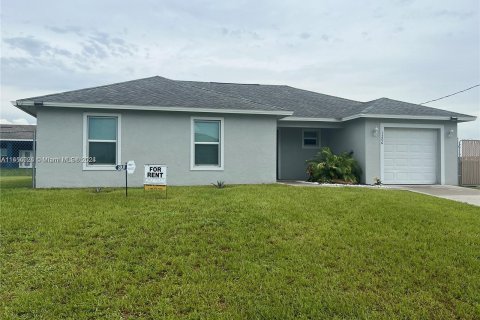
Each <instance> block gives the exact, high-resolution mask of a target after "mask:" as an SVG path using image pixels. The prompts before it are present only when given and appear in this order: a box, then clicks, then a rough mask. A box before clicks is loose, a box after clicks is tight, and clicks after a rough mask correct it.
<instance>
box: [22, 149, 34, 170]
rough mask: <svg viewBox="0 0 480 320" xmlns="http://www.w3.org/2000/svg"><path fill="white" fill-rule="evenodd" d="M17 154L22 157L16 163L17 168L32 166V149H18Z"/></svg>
mask: <svg viewBox="0 0 480 320" xmlns="http://www.w3.org/2000/svg"><path fill="white" fill-rule="evenodd" d="M18 156H19V157H20V158H22V160H21V162H19V163H18V167H19V168H23V169H25V168H32V156H33V152H32V150H18Z"/></svg>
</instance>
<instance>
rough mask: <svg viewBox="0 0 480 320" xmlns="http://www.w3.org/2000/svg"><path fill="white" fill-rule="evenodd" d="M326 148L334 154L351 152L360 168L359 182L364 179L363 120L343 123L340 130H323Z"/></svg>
mask: <svg viewBox="0 0 480 320" xmlns="http://www.w3.org/2000/svg"><path fill="white" fill-rule="evenodd" d="M325 135H326V142H325V143H326V146H328V147H330V149H332V151H333V152H334V153H341V152H351V151H353V157H354V158H355V159H356V160H357V161H358V164H359V165H360V167H361V168H362V176H361V180H360V181H361V182H362V183H365V181H366V180H365V177H366V163H367V160H366V156H365V155H366V146H365V119H355V120H351V121H347V122H345V123H343V128H341V129H330V130H325Z"/></svg>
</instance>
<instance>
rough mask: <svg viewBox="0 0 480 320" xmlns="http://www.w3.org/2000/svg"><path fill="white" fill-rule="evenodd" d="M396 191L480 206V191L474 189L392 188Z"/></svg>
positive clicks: (434, 187) (413, 186) (444, 186)
mask: <svg viewBox="0 0 480 320" xmlns="http://www.w3.org/2000/svg"><path fill="white" fill-rule="evenodd" d="M390 187H391V188H395V189H397V188H398V189H403V190H408V191H413V192H418V193H423V194H427V195H430V196H434V197H439V198H444V199H450V200H454V201H459V202H465V203H469V204H473V205H476V206H480V190H479V189H473V188H465V187H457V186H446V185H443V186H440V185H431V186H426V185H401V186H390Z"/></svg>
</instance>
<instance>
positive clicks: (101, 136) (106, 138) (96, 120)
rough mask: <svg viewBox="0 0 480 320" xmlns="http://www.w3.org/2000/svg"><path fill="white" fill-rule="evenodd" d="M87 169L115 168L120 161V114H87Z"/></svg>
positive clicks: (85, 134)
mask: <svg viewBox="0 0 480 320" xmlns="http://www.w3.org/2000/svg"><path fill="white" fill-rule="evenodd" d="M84 126H85V127H84V131H85V133H84V137H85V141H84V150H85V154H84V157H85V158H87V159H88V161H87V162H86V163H85V166H84V168H85V169H89V168H91V169H95V168H97V169H113V168H114V167H115V165H116V164H117V163H120V159H119V158H120V152H119V150H120V146H119V136H120V124H119V116H118V115H109V114H86V115H85V119H84Z"/></svg>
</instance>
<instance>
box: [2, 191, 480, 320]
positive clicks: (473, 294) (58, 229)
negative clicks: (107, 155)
mask: <svg viewBox="0 0 480 320" xmlns="http://www.w3.org/2000/svg"><path fill="white" fill-rule="evenodd" d="M162 196H163V195H161V194H160V193H159V192H147V193H144V191H143V190H140V189H131V190H129V197H128V198H127V199H126V198H125V196H124V192H123V190H122V189H118V190H113V189H107V190H104V191H102V192H100V193H97V192H94V190H90V189H82V190H78V189H76V190H66V189H58V190H29V189H3V190H2V194H1V215H0V225H1V239H0V242H1V244H2V245H1V246H0V259H1V264H2V267H1V268H0V277H1V278H0V283H1V284H2V285H1V287H2V289H1V291H0V306H1V307H0V318H2V319H10V318H43V319H54V318H74V319H87V318H90V319H91V318H116V319H119V318H120V319H127V318H150V319H158V318H163V317H167V318H208V319H211V318H220V319H239V318H244V319H252V318H254V319H256V318H267V319H273V318H276V319H278V318H314V319H319V318H384V319H394V318H401V319H405V318H423V319H425V318H435V319H452V318H463V319H475V318H477V319H478V318H479V316H480V294H479V292H480V256H479V252H480V209H479V208H478V207H474V206H470V205H466V204H461V203H457V202H453V201H448V200H444V199H438V198H433V197H429V196H424V195H420V194H415V193H410V192H406V191H394V190H370V189H360V188H301V187H290V186H283V185H256V186H229V187H227V188H224V189H217V188H213V187H211V186H210V187H173V188H169V198H168V199H166V200H165V199H161V198H162Z"/></svg>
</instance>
